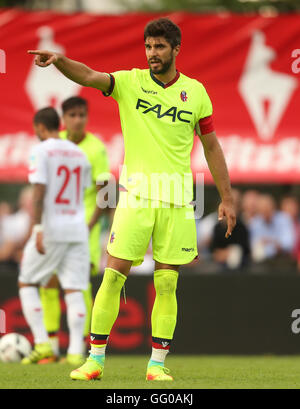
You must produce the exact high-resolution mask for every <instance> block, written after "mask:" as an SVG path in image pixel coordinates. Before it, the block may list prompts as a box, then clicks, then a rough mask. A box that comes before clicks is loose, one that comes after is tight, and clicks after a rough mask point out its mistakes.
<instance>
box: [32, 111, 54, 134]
mask: <svg viewBox="0 0 300 409" xmlns="http://www.w3.org/2000/svg"><path fill="white" fill-rule="evenodd" d="M33 123H34V124H35V125H38V124H43V125H45V127H46V128H47V130H48V131H58V130H59V124H60V120H59V116H58V113H57V112H56V110H55V109H54V108H52V107H47V108H43V109H40V110H39V111H37V112H36V113H35V115H34V117H33Z"/></svg>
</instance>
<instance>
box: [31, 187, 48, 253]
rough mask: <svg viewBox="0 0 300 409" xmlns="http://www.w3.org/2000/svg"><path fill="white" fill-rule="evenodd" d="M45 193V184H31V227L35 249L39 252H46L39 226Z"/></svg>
mask: <svg viewBox="0 0 300 409" xmlns="http://www.w3.org/2000/svg"><path fill="white" fill-rule="evenodd" d="M45 194H46V185H44V184H42V183H35V184H34V185H33V216H32V229H33V230H34V229H36V241H35V245H36V249H37V251H38V252H39V253H40V254H46V251H45V248H44V243H43V239H44V237H43V231H42V229H41V228H40V226H41V224H42V215H43V210H44V197H45Z"/></svg>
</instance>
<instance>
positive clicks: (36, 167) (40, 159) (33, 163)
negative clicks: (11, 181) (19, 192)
mask: <svg viewBox="0 0 300 409" xmlns="http://www.w3.org/2000/svg"><path fill="white" fill-rule="evenodd" d="M28 180H29V182H30V183H32V184H34V183H41V184H43V185H47V181H48V172H47V153H46V152H45V150H44V149H42V146H41V144H39V145H36V146H34V147H33V149H32V151H31V153H30V157H29V171H28Z"/></svg>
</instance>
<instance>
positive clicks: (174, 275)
mask: <svg viewBox="0 0 300 409" xmlns="http://www.w3.org/2000/svg"><path fill="white" fill-rule="evenodd" d="M177 280H178V272H177V271H175V270H167V269H165V270H163V269H161V270H156V271H154V287H155V291H156V296H155V301H154V305H153V309H152V314H151V324H152V337H156V338H163V339H172V338H173V334H174V331H175V327H176V321H177V298H176V288H177Z"/></svg>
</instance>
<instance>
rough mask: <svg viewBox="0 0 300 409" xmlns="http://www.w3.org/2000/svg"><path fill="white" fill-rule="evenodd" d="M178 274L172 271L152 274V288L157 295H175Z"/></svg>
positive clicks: (160, 271)
mask: <svg viewBox="0 0 300 409" xmlns="http://www.w3.org/2000/svg"><path fill="white" fill-rule="evenodd" d="M177 280H178V273H177V272H176V271H172V270H157V271H156V272H155V273H154V287H155V290H156V294H157V295H173V294H175V293H176V288H177Z"/></svg>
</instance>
